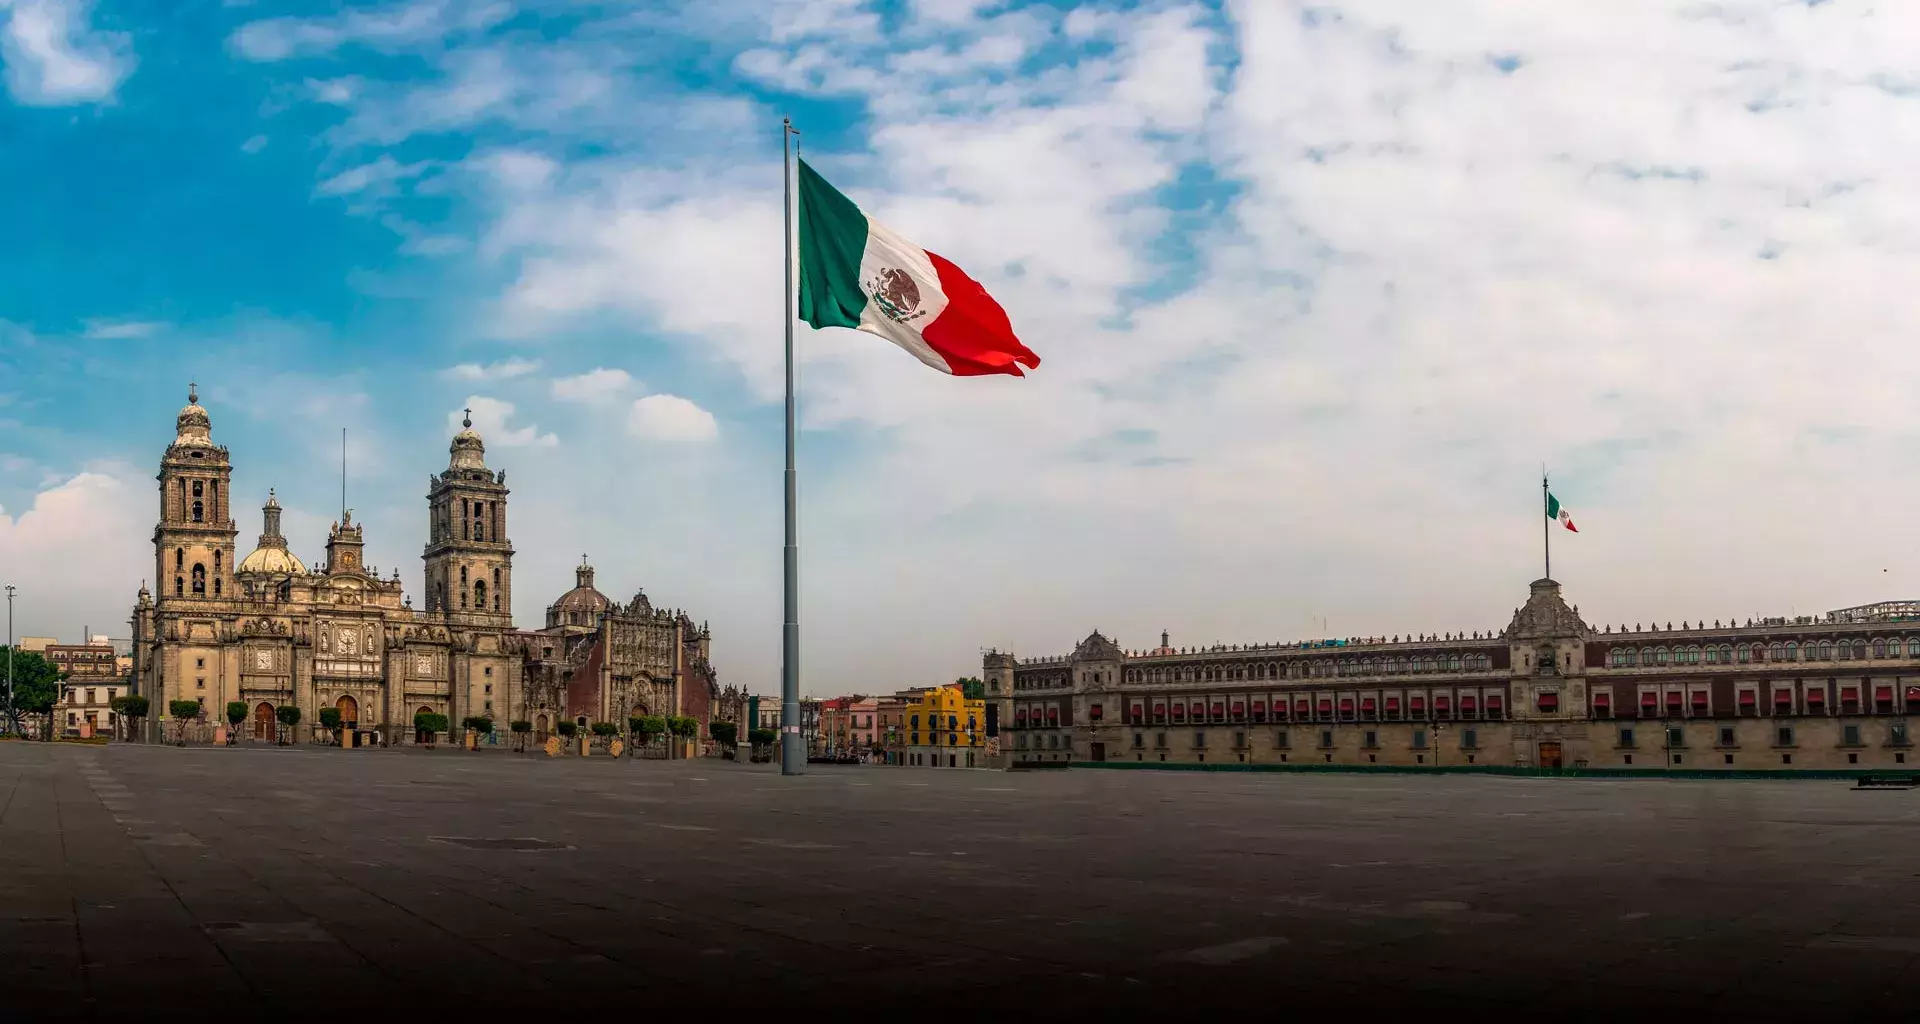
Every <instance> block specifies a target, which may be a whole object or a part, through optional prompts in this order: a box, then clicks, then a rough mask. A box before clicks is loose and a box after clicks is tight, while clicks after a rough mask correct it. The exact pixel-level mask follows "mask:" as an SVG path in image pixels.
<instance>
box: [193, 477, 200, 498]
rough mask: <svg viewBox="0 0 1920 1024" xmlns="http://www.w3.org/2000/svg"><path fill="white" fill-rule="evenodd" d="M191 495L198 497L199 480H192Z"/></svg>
mask: <svg viewBox="0 0 1920 1024" xmlns="http://www.w3.org/2000/svg"><path fill="white" fill-rule="evenodd" d="M193 496H194V497H196V498H198V497H200V481H198V480H195V481H194V482H193Z"/></svg>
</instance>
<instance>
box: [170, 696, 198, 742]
mask: <svg viewBox="0 0 1920 1024" xmlns="http://www.w3.org/2000/svg"><path fill="white" fill-rule="evenodd" d="M200 710H201V709H200V702H199V701H197V700H170V701H168V702H167V714H168V716H170V717H171V718H172V719H173V720H174V721H175V722H177V723H179V724H178V725H177V726H175V727H174V739H175V740H176V741H178V742H179V743H181V744H182V745H185V743H186V742H187V723H188V722H191V721H193V720H194V719H196V718H198V717H200Z"/></svg>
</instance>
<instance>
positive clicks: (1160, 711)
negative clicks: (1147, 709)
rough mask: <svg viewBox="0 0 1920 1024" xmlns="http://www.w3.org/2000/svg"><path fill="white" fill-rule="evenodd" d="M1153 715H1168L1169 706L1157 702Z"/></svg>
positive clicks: (1154, 705)
mask: <svg viewBox="0 0 1920 1024" xmlns="http://www.w3.org/2000/svg"><path fill="white" fill-rule="evenodd" d="M1153 713H1154V714H1156V715H1164V714H1166V713H1167V706H1166V705H1165V704H1162V703H1160V702H1159V701H1155V702H1154V704H1153Z"/></svg>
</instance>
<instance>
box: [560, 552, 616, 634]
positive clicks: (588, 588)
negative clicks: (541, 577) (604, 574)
mask: <svg viewBox="0 0 1920 1024" xmlns="http://www.w3.org/2000/svg"><path fill="white" fill-rule="evenodd" d="M573 579H574V588H573V589H572V590H569V591H567V592H566V593H564V594H561V595H560V600H558V601H555V602H553V603H552V604H550V605H548V606H547V626H548V628H552V627H554V626H597V625H599V624H600V615H601V613H603V612H605V611H607V610H608V609H611V608H612V607H613V601H612V599H610V598H608V597H607V595H605V594H602V593H601V592H599V591H598V590H595V589H594V588H593V566H591V565H588V564H586V562H585V561H584V560H582V561H581V563H580V567H579V568H578V569H575V570H574V571H573Z"/></svg>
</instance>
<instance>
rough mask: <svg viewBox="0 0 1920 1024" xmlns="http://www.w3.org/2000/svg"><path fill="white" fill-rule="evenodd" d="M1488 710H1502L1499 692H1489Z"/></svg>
mask: <svg viewBox="0 0 1920 1024" xmlns="http://www.w3.org/2000/svg"><path fill="white" fill-rule="evenodd" d="M1487 710H1488V711H1498V710H1500V695H1499V694H1497V693H1489V694H1487Z"/></svg>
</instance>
